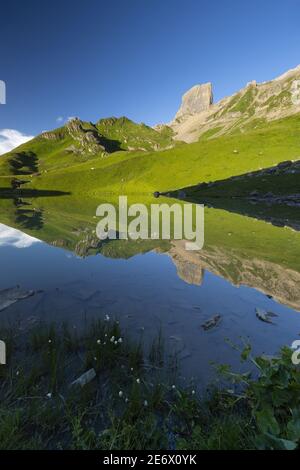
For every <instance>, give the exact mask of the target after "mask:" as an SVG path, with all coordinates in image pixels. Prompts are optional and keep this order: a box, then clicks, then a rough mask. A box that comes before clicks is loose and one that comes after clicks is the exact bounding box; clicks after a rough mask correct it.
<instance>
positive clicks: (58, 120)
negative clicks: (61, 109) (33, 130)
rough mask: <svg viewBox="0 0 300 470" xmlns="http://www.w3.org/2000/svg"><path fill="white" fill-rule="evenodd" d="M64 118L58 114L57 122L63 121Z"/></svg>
mask: <svg viewBox="0 0 300 470" xmlns="http://www.w3.org/2000/svg"><path fill="white" fill-rule="evenodd" d="M63 120H64V118H63V117H62V116H58V117H57V118H56V122H63Z"/></svg>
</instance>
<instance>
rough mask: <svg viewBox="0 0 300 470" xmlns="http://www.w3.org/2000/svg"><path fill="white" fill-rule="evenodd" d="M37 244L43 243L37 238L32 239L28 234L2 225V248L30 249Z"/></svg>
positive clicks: (0, 245) (0, 227) (0, 240)
mask: <svg viewBox="0 0 300 470" xmlns="http://www.w3.org/2000/svg"><path fill="white" fill-rule="evenodd" d="M35 243H41V241H40V240H38V239H37V238H33V237H30V236H29V235H27V234H26V233H23V232H21V231H20V230H16V229H14V228H11V227H8V226H7V225H4V224H0V248H1V247H2V246H14V247H15V248H28V247H30V246H31V245H34V244H35Z"/></svg>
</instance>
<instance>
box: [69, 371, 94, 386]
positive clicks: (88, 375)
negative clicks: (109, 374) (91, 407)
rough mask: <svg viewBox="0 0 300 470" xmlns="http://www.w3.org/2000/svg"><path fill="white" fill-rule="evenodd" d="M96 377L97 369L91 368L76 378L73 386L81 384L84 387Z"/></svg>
mask: <svg viewBox="0 0 300 470" xmlns="http://www.w3.org/2000/svg"><path fill="white" fill-rule="evenodd" d="M95 377H96V371H95V369H89V370H88V371H87V372H85V373H84V374H82V375H81V376H80V377H78V379H76V380H74V382H72V383H71V387H73V386H74V385H75V386H80V387H84V386H85V385H87V384H88V383H90V382H91V381H92V380H94V378H95Z"/></svg>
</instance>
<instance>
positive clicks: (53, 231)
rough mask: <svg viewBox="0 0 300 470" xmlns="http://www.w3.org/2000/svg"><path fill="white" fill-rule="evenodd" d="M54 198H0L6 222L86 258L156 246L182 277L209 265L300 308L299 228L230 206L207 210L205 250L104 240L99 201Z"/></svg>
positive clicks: (197, 279) (190, 279)
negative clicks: (279, 224) (20, 200)
mask: <svg viewBox="0 0 300 470" xmlns="http://www.w3.org/2000/svg"><path fill="white" fill-rule="evenodd" d="M54 200H55V198H53V197H52V198H49V199H44V198H43V200H42V203H41V202H40V204H39V205H38V204H37V203H36V202H35V204H34V207H35V209H34V210H33V209H31V208H30V206H28V202H29V201H28V202H27V203H26V205H24V203H18V204H12V202H11V201H10V202H9V201H1V200H0V203H1V220H0V222H3V223H4V224H6V225H9V226H11V227H16V228H19V229H21V230H23V231H25V232H26V233H28V234H29V235H31V236H33V237H36V238H39V239H40V240H43V241H45V242H47V243H48V244H51V245H53V246H57V247H61V248H64V249H67V250H69V251H72V252H73V253H76V255H77V256H80V257H86V256H92V255H97V254H101V255H103V256H105V257H107V258H122V259H128V258H130V257H132V256H135V255H138V254H141V253H147V252H150V251H152V250H155V251H156V252H160V253H162V252H164V253H168V255H169V256H170V257H171V258H172V260H173V262H174V264H175V265H176V268H177V273H178V276H179V277H180V278H181V279H183V280H184V281H185V282H187V283H189V284H194V285H200V284H201V282H202V279H203V273H204V271H205V270H207V271H210V272H212V273H214V274H216V275H217V276H220V277H222V278H224V279H227V280H228V281H230V282H231V283H232V284H234V285H237V286H238V285H242V284H243V285H246V286H249V287H253V288H255V289H258V290H260V291H262V292H264V293H265V294H267V295H270V296H273V297H274V298H276V299H277V300H278V301H279V302H281V303H284V304H287V305H289V306H291V307H293V308H295V309H297V310H300V292H299V291H298V286H299V285H300V233H299V232H294V231H292V230H290V229H285V228H280V227H274V226H272V225H271V224H268V223H265V222H263V221H258V220H256V219H253V218H250V217H245V216H242V215H238V214H234V213H232V212H226V211H224V210H218V209H206V212H205V245H204V248H203V249H202V250H201V251H186V250H185V245H184V242H182V241H172V242H169V241H167V240H137V241H132V240H120V239H117V240H105V241H101V240H99V239H98V238H97V236H96V233H95V229H96V224H97V220H95V216H94V214H95V208H96V207H97V205H98V204H97V202H94V201H92V202H90V201H87V202H84V204H83V202H82V201H78V202H77V201H74V200H72V201H70V200H68V202H69V201H70V202H69V205H66V202H65V201H64V200H63V198H57V199H56V200H55V201H54ZM89 203H90V206H88V204H89ZM9 204H10V205H9ZM76 204H77V205H76ZM40 206H41V208H40V209H39V207H40ZM87 207H89V209H87ZM28 211H29V212H28ZM24 217H25V219H24Z"/></svg>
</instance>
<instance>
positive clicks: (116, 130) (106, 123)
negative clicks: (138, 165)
mask: <svg viewBox="0 0 300 470" xmlns="http://www.w3.org/2000/svg"><path fill="white" fill-rule="evenodd" d="M96 127H97V129H98V130H99V132H100V133H101V134H102V135H104V136H105V137H106V138H107V139H110V140H112V141H114V142H118V143H119V148H120V150H144V151H149V150H159V149H164V148H166V147H168V146H173V144H174V143H173V142H172V135H173V131H172V129H171V128H168V127H167V126H166V127H165V128H164V129H163V130H162V131H161V132H158V131H156V130H155V129H153V128H151V127H149V126H146V124H143V123H141V124H137V123H135V122H133V121H131V120H130V119H128V118H127V117H125V116H123V117H121V118H115V117H112V118H108V119H100V120H99V121H98V122H97V124H96Z"/></svg>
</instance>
